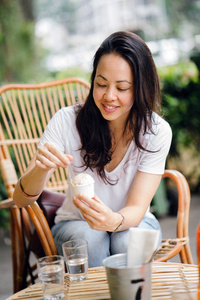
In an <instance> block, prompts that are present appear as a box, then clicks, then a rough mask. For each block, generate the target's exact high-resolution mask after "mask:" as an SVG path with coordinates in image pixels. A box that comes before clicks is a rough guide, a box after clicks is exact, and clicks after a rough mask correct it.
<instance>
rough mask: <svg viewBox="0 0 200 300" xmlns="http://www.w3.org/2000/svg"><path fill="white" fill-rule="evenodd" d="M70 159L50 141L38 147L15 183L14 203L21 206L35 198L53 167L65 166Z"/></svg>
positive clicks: (51, 172)
mask: <svg viewBox="0 0 200 300" xmlns="http://www.w3.org/2000/svg"><path fill="white" fill-rule="evenodd" d="M72 159H73V158H72V156H70V155H66V154H63V153H62V152H61V151H59V150H58V149H57V148H56V147H55V146H54V145H53V144H51V143H46V144H45V145H44V146H42V147H40V148H39V149H38V150H37V152H36V154H35V155H34V157H33V159H32V160H31V162H30V164H29V166H28V168H27V170H26V172H25V173H24V175H23V176H22V177H21V178H20V179H19V181H18V182H17V184H16V187H15V190H14V194H13V200H14V202H15V204H16V205H17V206H18V207H23V206H27V205H28V204H31V203H33V202H34V201H35V200H37V198H38V197H39V195H40V194H41V192H42V191H43V189H44V187H45V185H46V183H47V181H48V180H49V178H50V177H51V175H52V174H53V172H54V171H55V169H56V168H58V167H63V168H66V167H67V166H68V165H69V164H70V162H71V160H72Z"/></svg>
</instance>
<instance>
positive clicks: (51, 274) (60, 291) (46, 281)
mask: <svg viewBox="0 0 200 300" xmlns="http://www.w3.org/2000/svg"><path fill="white" fill-rule="evenodd" d="M37 266H38V277H39V279H40V281H41V283H42V290H43V295H44V299H45V300H57V299H62V298H64V258H63V257H62V256H60V255H52V256H45V257H42V258H39V259H38V260H37Z"/></svg>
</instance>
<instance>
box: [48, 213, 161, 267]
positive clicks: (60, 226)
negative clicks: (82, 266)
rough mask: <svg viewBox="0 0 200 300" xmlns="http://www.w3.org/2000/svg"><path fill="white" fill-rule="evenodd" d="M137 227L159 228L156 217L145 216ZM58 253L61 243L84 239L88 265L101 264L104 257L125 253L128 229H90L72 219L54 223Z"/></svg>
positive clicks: (61, 253)
mask: <svg viewBox="0 0 200 300" xmlns="http://www.w3.org/2000/svg"><path fill="white" fill-rule="evenodd" d="M138 227H139V228H146V229H156V230H159V231H160V240H159V244H160V242H161V239H162V237H161V228H160V225H159V222H158V221H157V219H156V218H155V217H154V216H152V217H147V216H145V217H144V218H143V220H142V221H141V223H140V224H139V225H138ZM51 231H52V235H53V237H54V240H55V243H56V247H57V250H58V253H59V254H60V255H63V252H62V244H63V243H65V242H67V241H69V240H72V239H84V240H86V241H88V262H89V267H90V268H91V267H97V266H101V265H102V261H103V259H104V258H106V257H108V256H110V255H113V254H118V253H126V252H127V249H128V240H129V231H128V230H124V231H120V232H107V231H99V230H94V229H92V228H91V227H90V226H89V225H88V223H87V222H86V221H83V220H73V221H62V222H59V223H57V224H55V225H54V226H53V227H52V229H51Z"/></svg>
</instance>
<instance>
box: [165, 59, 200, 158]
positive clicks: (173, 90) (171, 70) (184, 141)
mask: <svg viewBox="0 0 200 300" xmlns="http://www.w3.org/2000/svg"><path fill="white" fill-rule="evenodd" d="M159 73H160V76H161V78H162V92H163V97H162V107H163V114H164V116H165V118H166V120H167V121H168V122H169V123H170V125H171V127H172V131H173V141H172V146H171V150H170V155H172V156H175V155H179V148H180V144H181V145H182V146H183V147H189V146H190V145H191V144H193V143H194V141H195V144H196V146H198V147H200V136H199V128H200V118H199V115H200V105H199V99H200V85H199V76H198V75H199V73H198V69H197V68H196V66H195V65H194V63H192V62H187V63H186V62H184V63H183V62H182V63H180V64H179V65H175V66H168V67H164V68H162V69H160V70H159Z"/></svg>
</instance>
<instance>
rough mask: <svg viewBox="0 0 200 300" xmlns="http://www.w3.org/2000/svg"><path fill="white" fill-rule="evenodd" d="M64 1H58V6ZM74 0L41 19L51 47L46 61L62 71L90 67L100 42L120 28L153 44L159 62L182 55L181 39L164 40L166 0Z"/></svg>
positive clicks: (42, 34)
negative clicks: (57, 13) (62, 9)
mask: <svg viewBox="0 0 200 300" xmlns="http://www.w3.org/2000/svg"><path fill="white" fill-rule="evenodd" d="M61 2H62V0H59V3H57V2H56V3H57V7H59V5H61ZM69 2H70V1H69ZM54 3H55V2H54ZM70 3H71V4H73V5H72V6H71V7H70V12H69V11H67V9H66V11H62V12H60V18H57V19H56V18H55V16H54V18H53V17H48V18H46V19H44V18H43V19H42V20H39V21H38V23H37V30H36V32H37V34H38V36H39V37H40V38H41V40H42V41H44V43H43V44H44V46H45V47H49V49H50V53H49V55H48V57H47V58H46V62H45V64H46V66H47V67H48V68H49V69H51V70H54V71H59V70H62V69H65V68H69V67H75V66H78V67H81V68H83V69H86V70H87V71H88V70H90V67H91V63H92V59H93V55H94V53H95V51H96V49H97V48H98V46H99V45H100V43H101V42H102V41H103V40H104V39H105V38H106V37H107V36H108V35H109V34H111V33H112V32H114V31H118V30H128V31H132V32H135V33H137V34H138V35H140V36H141V37H142V38H143V39H144V40H145V41H146V42H147V44H148V45H149V47H150V50H151V51H152V53H153V55H154V57H155V60H156V63H157V65H163V64H173V63H176V62H177V60H178V59H179V57H180V51H181V49H180V47H182V46H181V44H180V42H179V41H177V40H174V39H169V40H162V39H163V36H166V34H167V33H168V20H167V15H166V7H165V0H101V1H98V0H73V1H71V2H70ZM54 5H55V4H54ZM48 32H49V33H48Z"/></svg>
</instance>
